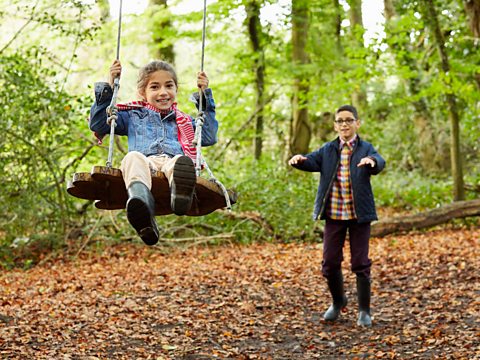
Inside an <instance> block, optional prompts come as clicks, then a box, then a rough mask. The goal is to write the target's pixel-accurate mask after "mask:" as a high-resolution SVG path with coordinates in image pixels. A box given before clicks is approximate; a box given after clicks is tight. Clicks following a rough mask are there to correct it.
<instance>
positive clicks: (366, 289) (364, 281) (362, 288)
mask: <svg viewBox="0 0 480 360" xmlns="http://www.w3.org/2000/svg"><path fill="white" fill-rule="evenodd" d="M357 297H358V320H357V325H359V326H372V318H371V316H370V279H369V278H366V277H363V276H358V275H357Z"/></svg>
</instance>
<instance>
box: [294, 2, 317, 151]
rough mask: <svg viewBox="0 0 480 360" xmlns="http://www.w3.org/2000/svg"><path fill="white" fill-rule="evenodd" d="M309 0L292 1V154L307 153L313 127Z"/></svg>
mask: <svg viewBox="0 0 480 360" xmlns="http://www.w3.org/2000/svg"><path fill="white" fill-rule="evenodd" d="M308 28H309V23H308V1H305V0H293V1H292V63H293V69H294V81H293V99H292V113H293V119H292V120H293V121H292V127H291V131H290V152H291V154H299V153H302V154H304V153H307V152H308V149H309V144H310V138H311V133H312V129H311V127H310V124H309V122H308V107H307V105H308V92H309V79H308V76H307V74H306V72H305V70H304V68H305V66H306V65H307V64H308V63H309V57H308V53H307V51H306V44H307V38H308Z"/></svg>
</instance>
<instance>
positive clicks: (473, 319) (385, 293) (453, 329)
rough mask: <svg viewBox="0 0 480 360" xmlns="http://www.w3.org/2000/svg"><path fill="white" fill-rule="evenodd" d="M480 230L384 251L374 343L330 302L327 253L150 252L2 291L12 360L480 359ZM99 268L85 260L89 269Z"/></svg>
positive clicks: (379, 254) (3, 327)
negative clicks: (329, 320) (329, 317)
mask: <svg viewBox="0 0 480 360" xmlns="http://www.w3.org/2000/svg"><path fill="white" fill-rule="evenodd" d="M479 239H480V229H470V230H442V231H434V232H429V233H425V234H415V235H404V236H390V237H387V238H383V239H372V246H371V255H372V260H373V262H374V267H373V284H372V287H373V299H372V307H373V315H374V326H373V327H372V328H371V329H363V328H358V327H357V326H356V325H355V322H356V315H357V314H356V299H355V290H354V287H355V278H354V276H353V275H352V274H351V273H350V272H349V270H348V261H349V256H348V254H346V259H345V260H346V261H345V262H344V274H345V275H346V276H345V277H346V289H347V295H348V297H349V300H350V306H349V309H348V312H347V313H346V314H344V316H343V317H342V318H341V320H339V321H338V323H336V324H334V325H330V324H325V323H324V322H323V321H322V320H321V318H322V314H323V311H324V310H325V309H326V308H327V307H328V304H329V302H330V298H329V295H328V292H327V288H326V284H325V281H324V280H323V278H322V277H321V275H320V271H319V264H320V259H321V245H319V244H301V245H293V244H290V245H282V244H274V245H273V244H262V245H254V246H243V247H241V246H224V247H218V248H196V249H190V250H188V251H184V252H183V251H177V252H174V253H170V254H163V253H162V252H161V251H159V249H151V248H147V247H145V246H141V245H138V246H136V245H126V246H122V247H120V248H113V249H111V250H109V252H108V253H107V254H103V255H101V256H100V255H99V256H93V255H91V254H90V255H88V256H90V257H89V258H84V259H77V260H76V261H74V262H61V261H57V262H54V263H50V264H46V265H43V266H38V267H36V268H34V269H31V270H29V271H11V272H8V273H4V274H3V275H2V276H1V277H0V304H1V307H0V358H2V359H3V358H5V359H7V358H8V359H316V358H318V359H361V358H362V359H363V358H383V359H413V358H419V359H435V358H438V359H474V358H480V342H479V338H480V327H479V314H480V300H479V299H480V281H479V280H480V270H479V269H480V258H479V249H480V246H479V245H480V240H479ZM85 256H87V255H85Z"/></svg>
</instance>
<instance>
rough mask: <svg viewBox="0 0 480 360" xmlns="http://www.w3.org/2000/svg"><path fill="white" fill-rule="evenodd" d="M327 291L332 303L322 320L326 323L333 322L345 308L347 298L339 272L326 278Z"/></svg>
mask: <svg viewBox="0 0 480 360" xmlns="http://www.w3.org/2000/svg"><path fill="white" fill-rule="evenodd" d="M327 283H328V289H329V290H330V293H331V294H332V299H333V303H332V305H330V307H329V308H328V310H327V311H325V314H324V315H323V318H324V319H325V320H326V321H335V320H337V319H338V316H339V315H340V312H341V311H342V310H343V309H344V308H345V307H346V306H347V303H348V301H347V297H346V296H345V290H344V289H343V275H342V272H341V271H338V272H336V273H335V274H333V275H332V276H329V277H328V278H327Z"/></svg>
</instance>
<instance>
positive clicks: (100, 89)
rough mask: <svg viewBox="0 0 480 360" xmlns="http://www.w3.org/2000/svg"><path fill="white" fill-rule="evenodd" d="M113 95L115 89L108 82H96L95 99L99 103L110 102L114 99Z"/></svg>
mask: <svg viewBox="0 0 480 360" xmlns="http://www.w3.org/2000/svg"><path fill="white" fill-rule="evenodd" d="M112 96H113V90H112V87H111V86H110V84H109V83H108V82H96V83H95V101H96V103H97V105H101V104H103V103H105V102H110V101H111V100H112Z"/></svg>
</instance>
